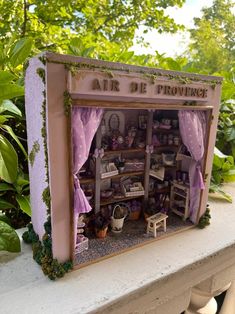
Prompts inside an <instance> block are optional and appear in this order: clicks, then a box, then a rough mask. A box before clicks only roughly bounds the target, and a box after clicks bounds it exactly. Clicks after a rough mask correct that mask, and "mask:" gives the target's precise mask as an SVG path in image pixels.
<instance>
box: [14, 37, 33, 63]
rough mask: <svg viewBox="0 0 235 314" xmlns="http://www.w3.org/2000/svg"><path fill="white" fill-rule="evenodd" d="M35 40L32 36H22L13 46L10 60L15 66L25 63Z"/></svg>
mask: <svg viewBox="0 0 235 314" xmlns="http://www.w3.org/2000/svg"><path fill="white" fill-rule="evenodd" d="M32 45H33V40H32V39H31V38H22V39H20V40H18V41H17V42H16V44H15V46H14V47H13V49H12V51H11V53H10V57H9V62H10V64H11V66H12V67H13V68H15V67H17V66H18V65H20V64H23V63H24V62H25V60H26V58H27V57H28V55H29V54H30V52H31V49H32Z"/></svg>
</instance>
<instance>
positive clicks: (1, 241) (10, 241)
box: [0, 220, 20, 252]
mask: <svg viewBox="0 0 235 314" xmlns="http://www.w3.org/2000/svg"><path fill="white" fill-rule="evenodd" d="M0 251H8V252H20V240H19V237H18V235H17V233H16V232H15V230H14V229H13V228H12V227H10V226H9V225H8V224H7V223H6V222H4V221H2V220H0Z"/></svg>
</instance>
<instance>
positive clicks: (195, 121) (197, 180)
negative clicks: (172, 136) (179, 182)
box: [178, 110, 206, 223]
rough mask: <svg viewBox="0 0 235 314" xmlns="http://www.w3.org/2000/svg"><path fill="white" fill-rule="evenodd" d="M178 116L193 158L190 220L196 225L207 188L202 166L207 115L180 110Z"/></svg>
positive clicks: (190, 181) (184, 140) (185, 143)
mask: <svg viewBox="0 0 235 314" xmlns="http://www.w3.org/2000/svg"><path fill="white" fill-rule="evenodd" d="M178 116H179V128H180V134H181V137H182V141H183V143H184V145H185V146H186V147H187V149H188V151H189V152H190V154H191V157H192V161H191V163H190V166H189V183H190V219H191V220H192V222H194V223H196V220H197V211H198V207H199V201H200V190H202V189H204V188H205V185H204V181H203V177H202V172H201V164H202V159H203V156H204V151H205V144H204V141H205V135H206V115H205V112H204V111H197V110H195V111H192V110H180V111H179V113H178Z"/></svg>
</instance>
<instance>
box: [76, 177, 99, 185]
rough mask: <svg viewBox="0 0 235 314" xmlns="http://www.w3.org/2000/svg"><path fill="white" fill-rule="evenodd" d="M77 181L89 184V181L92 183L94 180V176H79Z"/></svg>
mask: <svg viewBox="0 0 235 314" xmlns="http://www.w3.org/2000/svg"><path fill="white" fill-rule="evenodd" d="M79 182H80V183H81V184H89V183H94V182H95V178H93V177H92V178H80V179H79Z"/></svg>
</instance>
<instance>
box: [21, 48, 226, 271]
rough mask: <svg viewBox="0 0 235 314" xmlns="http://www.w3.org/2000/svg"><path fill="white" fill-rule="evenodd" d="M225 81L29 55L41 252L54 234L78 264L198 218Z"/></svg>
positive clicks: (55, 244)
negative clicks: (222, 85)
mask: <svg viewBox="0 0 235 314" xmlns="http://www.w3.org/2000/svg"><path fill="white" fill-rule="evenodd" d="M221 81H222V79H221V78H220V77H212V76H202V75H197V74H191V73H181V72H175V71H164V70H159V69H154V68H148V67H138V66H131V65H126V64H121V63H110V62H105V61H99V60H93V59H86V58H80V57H74V56H67V55H58V54H53V53H44V54H42V55H40V56H39V57H35V58H33V59H31V60H30V62H29V66H28V68H27V71H26V116H27V130H28V147H29V171H30V190H31V206H32V225H33V230H34V232H35V233H36V234H37V235H38V236H39V240H40V241H41V249H43V246H45V245H46V244H47V241H49V242H50V243H51V244H50V245H51V247H50V245H49V247H50V249H51V250H52V256H53V258H54V259H57V260H58V261H59V262H60V263H64V262H66V261H68V260H70V261H72V262H73V266H76V267H80V266H82V265H85V264H89V263H91V262H94V261H98V260H101V259H103V258H106V257H107V256H112V255H115V254H117V253H120V252H124V251H126V250H129V249H131V248H134V247H137V246H140V245H144V244H147V243H149V242H150V241H154V240H156V239H160V238H162V237H164V236H168V235H169V234H174V232H179V231H182V230H185V229H187V228H191V227H193V226H194V225H195V224H197V223H198V221H199V219H200V217H201V216H202V215H203V214H204V213H205V210H206V204H207V197H208V186H209V182H210V173H211V167H212V158H213V148H214V144H215V137H216V127H217V120H218V113H219V102H220V91H221ZM31 229H32V228H31ZM147 229H148V230H147ZM36 255H37V254H36Z"/></svg>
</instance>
